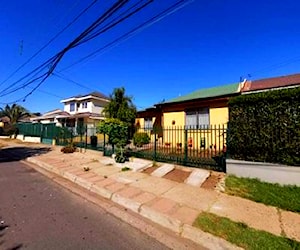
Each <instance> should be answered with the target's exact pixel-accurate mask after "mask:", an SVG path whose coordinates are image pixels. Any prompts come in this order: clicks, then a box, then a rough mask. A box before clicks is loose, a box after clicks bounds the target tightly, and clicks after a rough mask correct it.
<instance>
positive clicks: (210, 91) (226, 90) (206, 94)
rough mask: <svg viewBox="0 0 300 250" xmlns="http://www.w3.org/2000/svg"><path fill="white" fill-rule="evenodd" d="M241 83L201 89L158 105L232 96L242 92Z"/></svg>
mask: <svg viewBox="0 0 300 250" xmlns="http://www.w3.org/2000/svg"><path fill="white" fill-rule="evenodd" d="M239 85H240V84H239V83H233V84H227V85H223V86H218V87H213V88H207V89H199V90H196V91H194V92H192V93H190V94H187V95H184V96H179V97H176V98H173V99H170V100H167V101H165V102H164V103H160V104H157V105H164V104H171V103H178V102H185V101H192V100H201V99H211V98H214V97H225V96H231V95H234V94H238V93H239V92H240V90H239Z"/></svg>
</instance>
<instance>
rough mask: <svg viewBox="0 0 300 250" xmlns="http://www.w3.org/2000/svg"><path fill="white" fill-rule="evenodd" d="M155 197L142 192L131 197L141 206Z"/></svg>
mask: <svg viewBox="0 0 300 250" xmlns="http://www.w3.org/2000/svg"><path fill="white" fill-rule="evenodd" d="M156 197H157V196H156V195H154V194H152V193H149V192H142V193H141V194H139V195H137V196H135V197H132V199H133V200H135V201H137V202H140V203H141V204H145V203H147V202H149V201H151V200H154V199H155V198H156Z"/></svg>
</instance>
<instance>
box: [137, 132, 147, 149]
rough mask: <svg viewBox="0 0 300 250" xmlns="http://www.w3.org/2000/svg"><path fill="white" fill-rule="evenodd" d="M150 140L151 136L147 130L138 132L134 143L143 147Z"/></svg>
mask: <svg viewBox="0 0 300 250" xmlns="http://www.w3.org/2000/svg"><path fill="white" fill-rule="evenodd" d="M149 142H150V137H149V135H148V134H147V133H145V132H137V133H135V134H134V135H133V144H134V145H135V146H137V147H142V146H143V145H145V144H148V143H149Z"/></svg>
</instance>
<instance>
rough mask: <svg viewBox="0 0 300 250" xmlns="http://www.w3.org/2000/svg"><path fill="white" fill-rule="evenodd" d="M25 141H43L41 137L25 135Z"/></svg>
mask: <svg viewBox="0 0 300 250" xmlns="http://www.w3.org/2000/svg"><path fill="white" fill-rule="evenodd" d="M23 141H26V142H35V143H40V142H41V137H31V136H25V137H24V140H23Z"/></svg>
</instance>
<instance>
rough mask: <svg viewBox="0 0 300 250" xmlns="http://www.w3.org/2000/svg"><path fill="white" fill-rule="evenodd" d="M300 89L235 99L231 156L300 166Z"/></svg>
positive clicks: (232, 103)
mask: <svg viewBox="0 0 300 250" xmlns="http://www.w3.org/2000/svg"><path fill="white" fill-rule="evenodd" d="M299 96H300V88H299V87H297V88H291V89H284V90H274V91H268V92H261V93H256V94H248V95H241V96H237V97H233V98H231V99H230V101H229V136H228V141H227V142H228V146H229V154H230V156H231V157H232V158H233V159H241V160H250V161H263V162H273V163H283V164H288V165H300V112H299V107H300V99H299Z"/></svg>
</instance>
